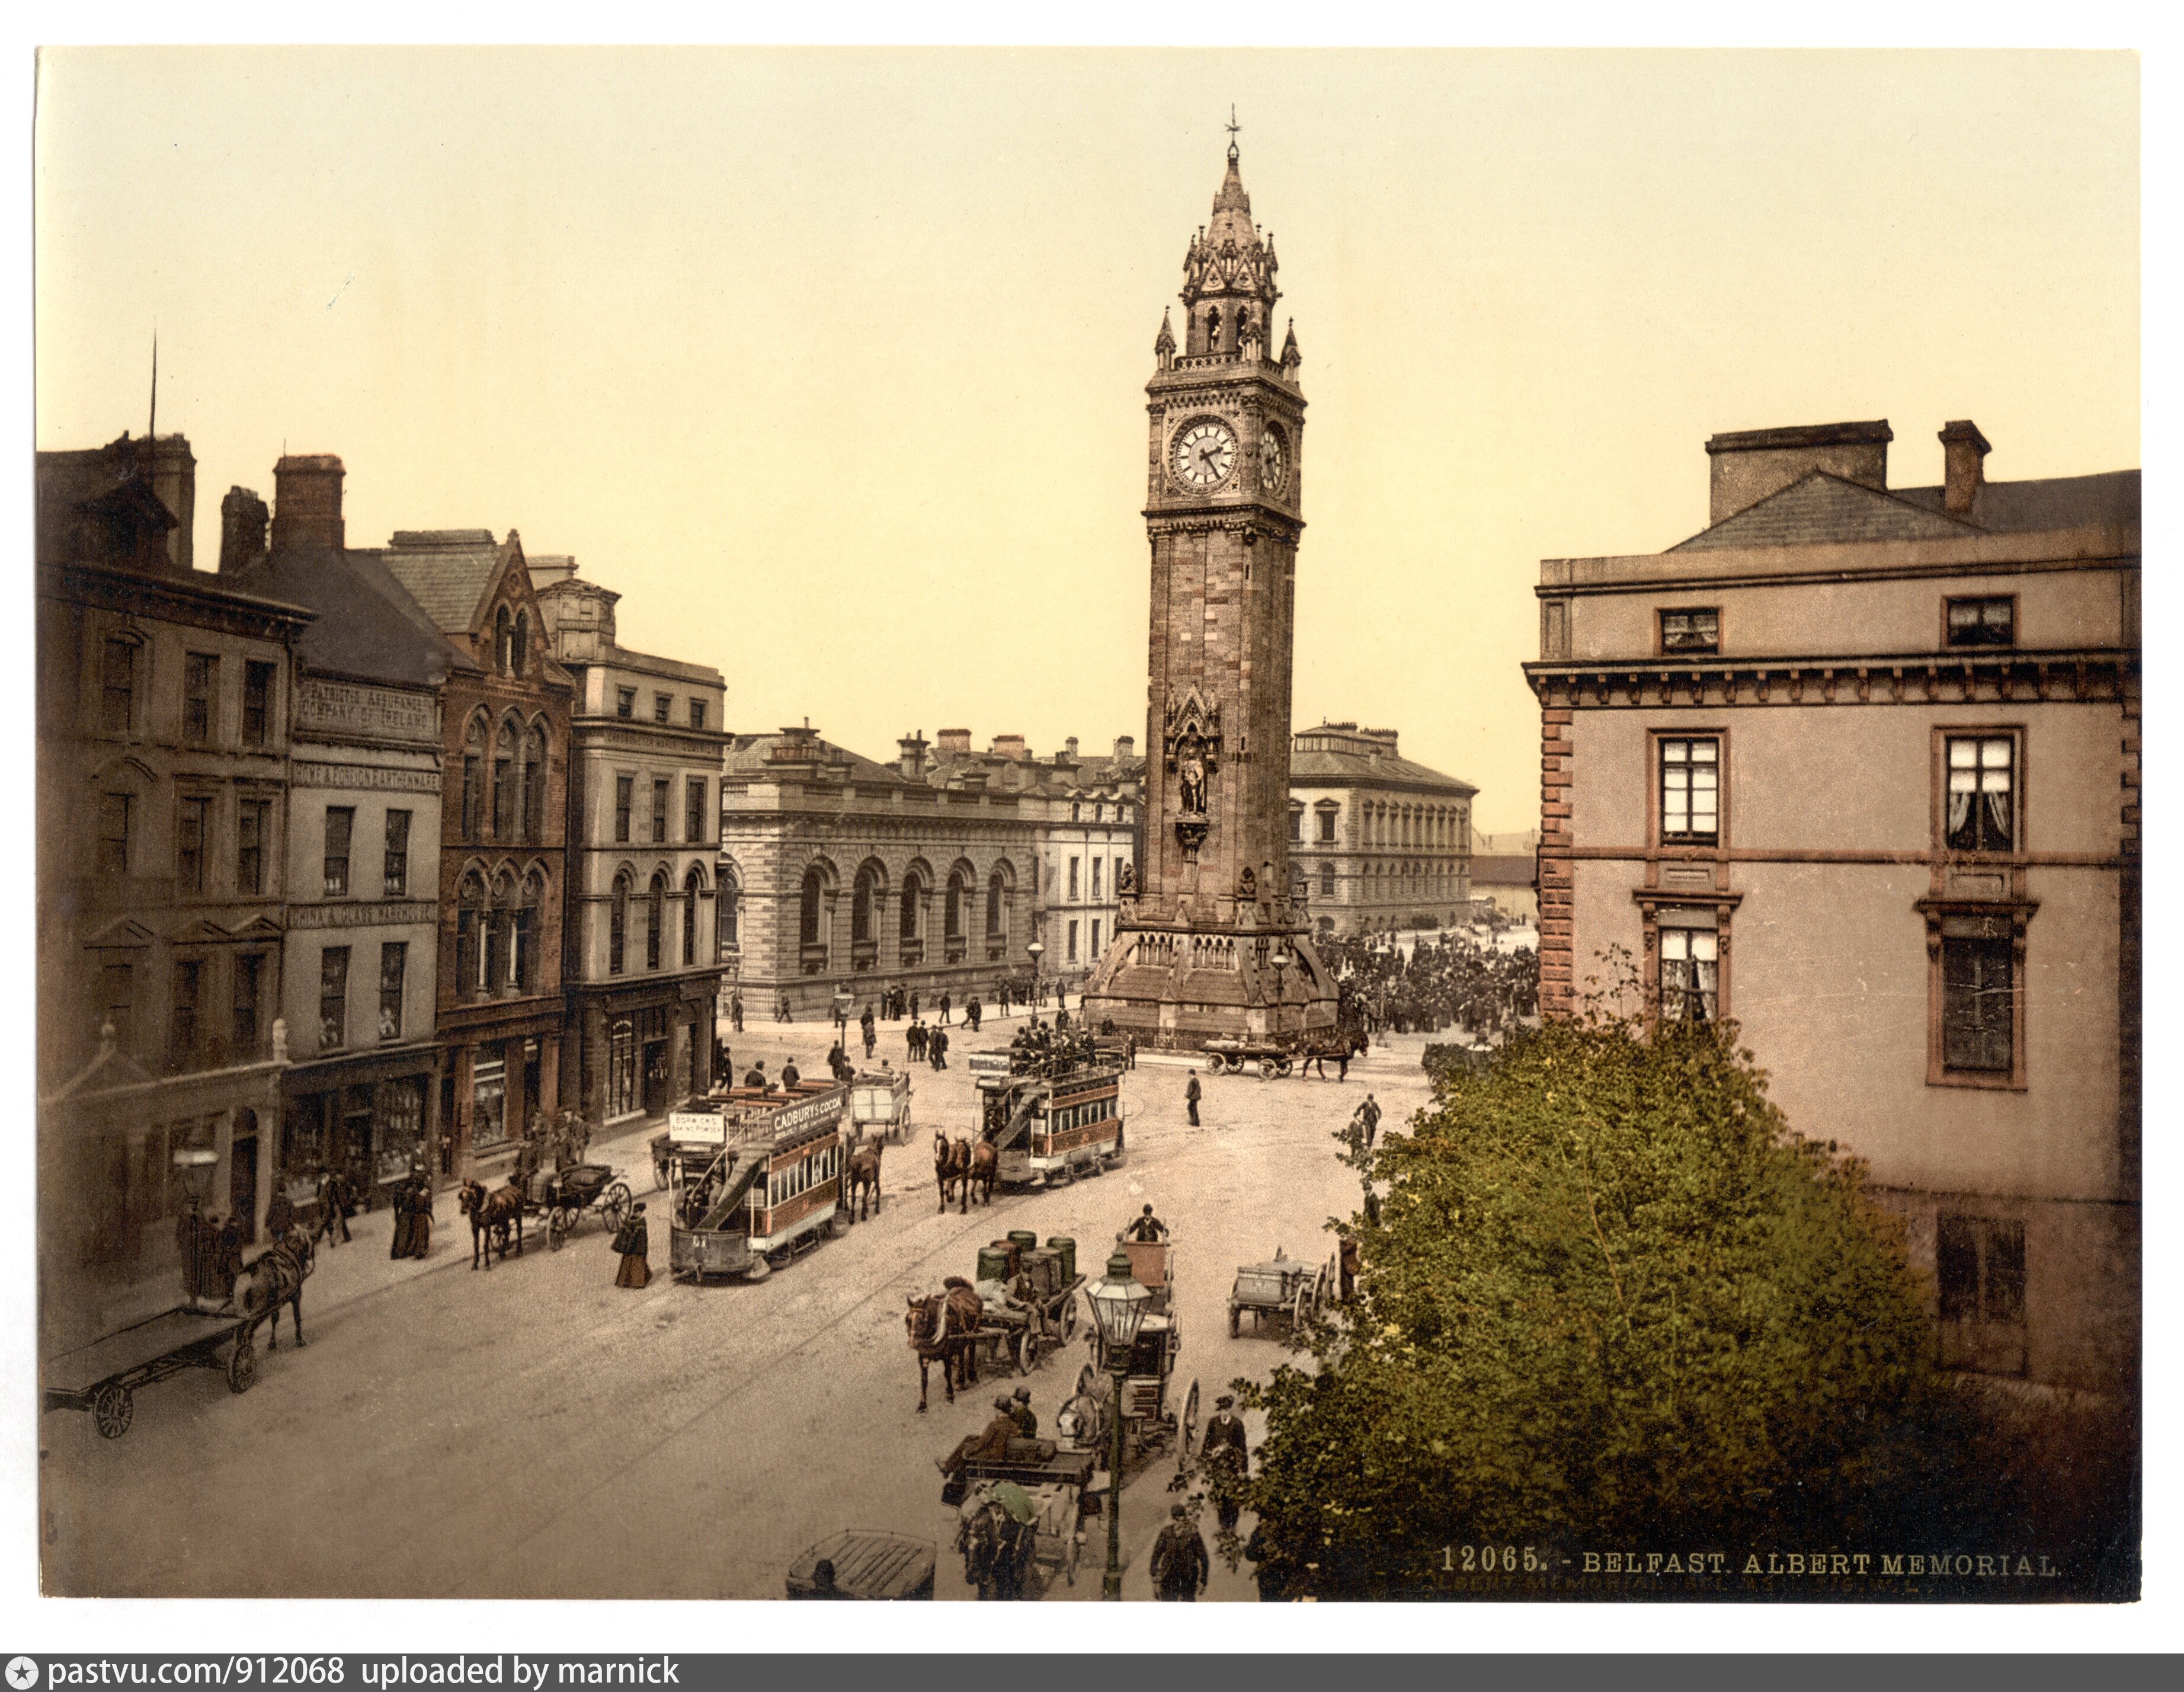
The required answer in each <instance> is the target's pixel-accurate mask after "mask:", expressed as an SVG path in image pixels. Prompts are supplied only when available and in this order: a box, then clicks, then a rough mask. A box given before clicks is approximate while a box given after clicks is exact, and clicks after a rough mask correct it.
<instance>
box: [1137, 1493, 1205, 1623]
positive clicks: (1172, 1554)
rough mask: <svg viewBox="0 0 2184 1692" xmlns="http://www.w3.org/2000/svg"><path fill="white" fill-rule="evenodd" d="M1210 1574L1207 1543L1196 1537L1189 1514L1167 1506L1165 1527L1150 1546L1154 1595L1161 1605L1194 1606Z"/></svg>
mask: <svg viewBox="0 0 2184 1692" xmlns="http://www.w3.org/2000/svg"><path fill="white" fill-rule="evenodd" d="M1151 1572H1152V1578H1153V1590H1154V1592H1156V1594H1159V1596H1160V1600H1161V1601H1162V1603H1164V1604H1175V1603H1182V1604H1195V1603H1196V1602H1197V1601H1198V1594H1200V1593H1201V1592H1203V1591H1205V1590H1206V1576H1208V1575H1209V1574H1211V1573H1212V1572H1213V1560H1212V1558H1211V1557H1209V1556H1207V1555H1206V1541H1205V1540H1203V1539H1201V1538H1199V1537H1198V1528H1197V1526H1196V1524H1195V1523H1194V1522H1192V1521H1191V1519H1190V1511H1189V1510H1188V1509H1187V1508H1185V1507H1184V1505H1179V1504H1178V1505H1171V1506H1169V1510H1168V1524H1167V1527H1163V1528H1162V1529H1161V1531H1160V1538H1157V1539H1156V1540H1155V1541H1154V1542H1153V1559H1152V1570H1151Z"/></svg>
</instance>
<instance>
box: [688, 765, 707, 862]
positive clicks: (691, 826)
mask: <svg viewBox="0 0 2184 1692" xmlns="http://www.w3.org/2000/svg"><path fill="white" fill-rule="evenodd" d="M707 832H708V831H707V829H706V827H705V777H704V776H702V775H694V776H690V777H688V778H687V779H685V780H684V782H683V784H682V838H683V839H684V840H686V841H688V843H689V844H690V845H692V846H703V845H704V844H705V835H706V834H707Z"/></svg>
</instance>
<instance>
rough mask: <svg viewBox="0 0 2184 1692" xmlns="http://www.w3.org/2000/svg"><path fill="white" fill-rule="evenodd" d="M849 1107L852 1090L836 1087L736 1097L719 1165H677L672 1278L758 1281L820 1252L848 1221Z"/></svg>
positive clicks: (691, 1160) (724, 1105) (681, 1161)
mask: <svg viewBox="0 0 2184 1692" xmlns="http://www.w3.org/2000/svg"><path fill="white" fill-rule="evenodd" d="M849 1103H850V1089H849V1088H848V1087H846V1086H836V1085H833V1084H832V1083H828V1082H818V1081H813V1082H805V1083H804V1084H802V1085H800V1086H795V1087H793V1088H791V1089H789V1090H788V1091H787V1092H762V1091H760V1089H759V1088H756V1087H738V1088H735V1089H734V1090H733V1091H732V1092H729V1093H728V1094H727V1097H724V1098H723V1099H722V1100H721V1116H720V1123H721V1125H720V1136H721V1143H720V1147H719V1149H718V1150H717V1151H716V1153H715V1154H714V1155H713V1157H712V1158H711V1159H710V1160H709V1161H705V1160H701V1159H699V1158H696V1157H691V1156H681V1157H678V1158H677V1159H676V1160H675V1168H674V1171H673V1174H674V1181H675V1200H674V1220H673V1222H672V1224H671V1226H670V1228H669V1231H668V1266H669V1268H670V1270H671V1271H672V1272H673V1273H674V1274H675V1275H676V1276H677V1277H678V1278H679V1277H682V1276H688V1277H690V1278H692V1279H694V1280H698V1281H703V1280H705V1278H706V1277H707V1276H714V1275H727V1276H741V1277H742V1278H744V1279H745V1280H749V1281H758V1280H762V1279H764V1278H765V1276H766V1275H767V1274H768V1273H769V1272H770V1271H771V1270H775V1269H778V1268H781V1267H782V1266H783V1265H785V1264H787V1263H788V1262H789V1261H790V1260H791V1259H793V1258H794V1257H797V1256H799V1255H801V1254H803V1253H805V1252H806V1251H808V1250H810V1249H811V1248H812V1247H814V1246H816V1245H817V1244H818V1243H819V1242H820V1240H821V1239H822V1237H824V1233H825V1231H827V1229H828V1228H829V1227H830V1226H832V1225H833V1221H834V1220H835V1218H836V1217H837V1216H838V1215H839V1214H840V1213H841V1209H842V1203H841V1201H842V1187H843V1175H844V1170H846V1168H847V1167H848V1163H849V1146H848V1142H847V1140H846V1138H845V1136H844V1129H843V1120H844V1116H845V1115H846V1114H847V1113H848V1109H849ZM699 1126H700V1125H697V1124H691V1125H688V1128H687V1129H686V1130H685V1131H686V1132H691V1133H695V1132H697V1131H699ZM701 1161H702V1164H703V1166H702V1167H700V1164H701Z"/></svg>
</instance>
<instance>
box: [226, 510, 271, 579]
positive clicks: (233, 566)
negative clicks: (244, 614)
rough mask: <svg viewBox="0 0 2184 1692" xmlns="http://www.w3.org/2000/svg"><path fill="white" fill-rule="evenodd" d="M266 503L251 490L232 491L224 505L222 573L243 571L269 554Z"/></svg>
mask: <svg viewBox="0 0 2184 1692" xmlns="http://www.w3.org/2000/svg"><path fill="white" fill-rule="evenodd" d="M266 520H267V512H266V510H265V500H261V499H259V497H258V494H257V493H256V492H255V490H253V489H248V488H230V489H228V490H227V497H226V499H224V500H221V501H220V573H221V574H222V575H226V573H227V572H229V571H231V570H240V569H241V568H242V567H243V566H244V565H246V564H248V563H249V562H250V561H251V560H252V559H253V558H256V557H259V556H262V555H263V554H264V552H265V524H266Z"/></svg>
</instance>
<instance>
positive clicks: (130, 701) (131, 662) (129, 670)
mask: <svg viewBox="0 0 2184 1692" xmlns="http://www.w3.org/2000/svg"><path fill="white" fill-rule="evenodd" d="M135 718H136V642H135V641H134V640H120V639H116V640H109V641H108V642H107V643H106V657H105V661H104V667H103V671H102V672H101V674H100V694H99V726H100V727H101V728H102V729H104V730H105V731H106V733H108V734H127V733H128V732H129V730H130V729H131V726H132V724H133V723H134V722H135Z"/></svg>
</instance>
